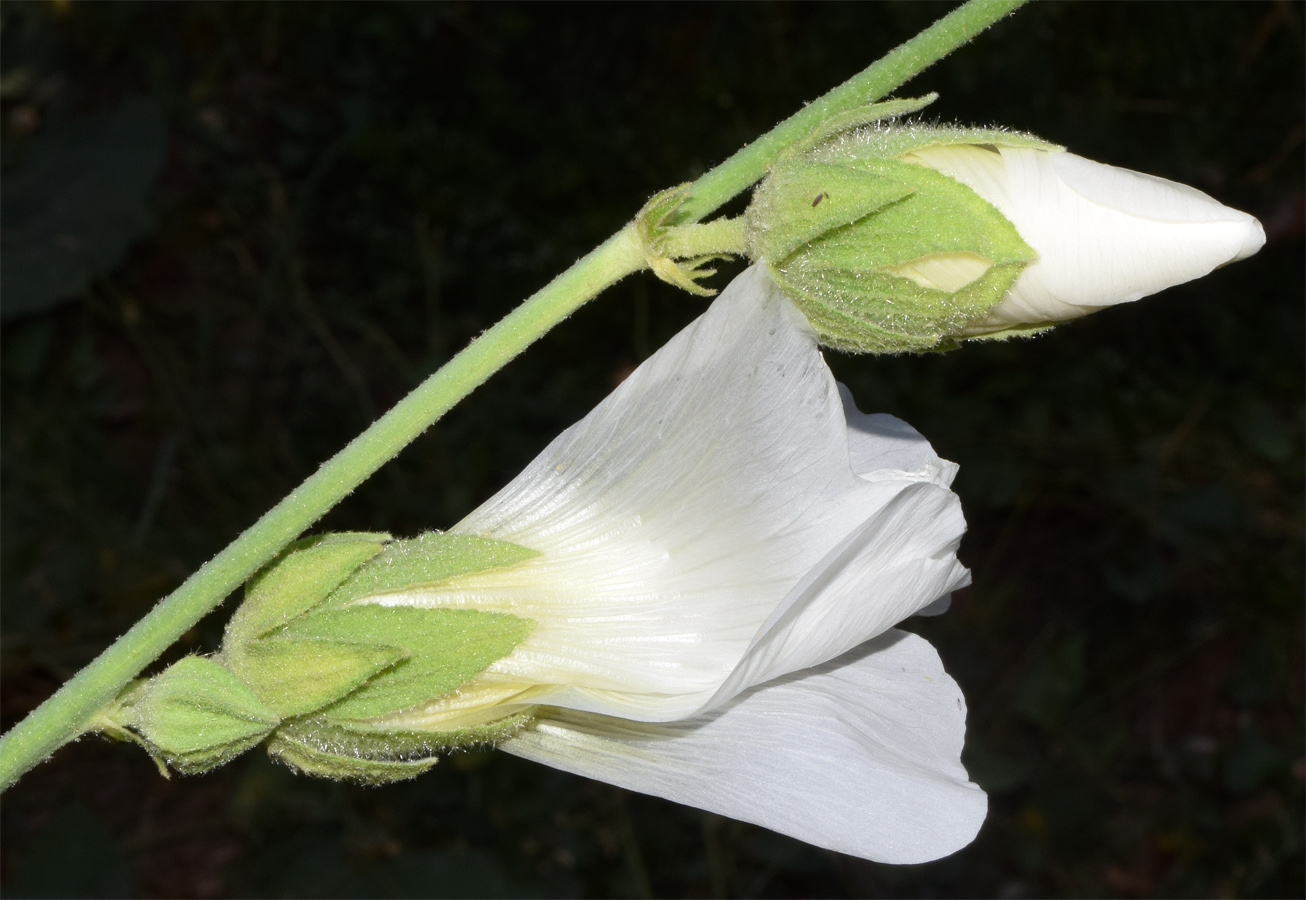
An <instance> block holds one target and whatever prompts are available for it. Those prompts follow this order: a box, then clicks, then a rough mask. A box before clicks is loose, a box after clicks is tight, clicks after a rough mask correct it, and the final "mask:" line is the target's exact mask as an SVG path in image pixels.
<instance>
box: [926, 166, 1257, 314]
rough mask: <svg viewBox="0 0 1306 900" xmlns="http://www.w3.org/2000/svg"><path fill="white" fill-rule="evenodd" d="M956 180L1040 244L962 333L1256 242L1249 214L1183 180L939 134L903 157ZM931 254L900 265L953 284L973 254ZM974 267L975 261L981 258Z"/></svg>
mask: <svg viewBox="0 0 1306 900" xmlns="http://www.w3.org/2000/svg"><path fill="white" fill-rule="evenodd" d="M903 158H904V159H905V160H907V161H910V162H916V163H920V164H922V165H926V166H929V167H930V168H932V169H935V170H937V171H939V172H942V173H943V174H945V175H949V176H951V177H952V178H955V179H957V180H958V181H960V182H962V183H963V184H965V185H967V186H968V187H970V188H971V189H972V190H974V191H975V192H976V193H977V194H979V195H980V196H981V197H983V198H984V199H985V200H987V201H988V202H989V203H990V204H992V205H993V206H994V207H996V208H997V210H998V211H999V212H1000V213H1002V214H1003V215H1004V216H1006V217H1007V219H1009V220H1010V221H1011V223H1012V224H1013V225H1015V226H1016V230H1017V231H1018V232H1019V233H1020V236H1021V237H1022V238H1024V240H1025V242H1026V243H1028V244H1029V246H1030V247H1031V248H1033V250H1034V251H1035V252H1036V253H1037V254H1038V260H1037V261H1035V262H1034V263H1032V264H1030V265H1029V266H1028V267H1027V268H1026V269H1025V270H1024V271H1023V272H1022V273H1021V275H1020V277H1019V278H1018V279H1017V281H1016V283H1015V285H1014V286H1013V287H1012V288H1011V289H1010V290H1009V291H1008V292H1007V294H1006V295H1005V296H1004V297H1003V299H1002V300H1001V301H999V302H998V305H997V306H995V307H994V308H993V309H992V310H990V311H989V313H988V315H987V316H986V317H984V318H983V319H980V320H979V321H977V322H972V323H971V324H970V325H969V326H968V327H967V328H966V330H965V332H964V333H965V334H969V335H978V334H984V333H986V332H990V331H1000V330H1003V329H1005V328H1010V327H1012V326H1020V325H1040V324H1045V323H1052V322H1058V321H1061V320H1064V319H1073V318H1077V317H1079V316H1084V315H1088V314H1089V313H1091V312H1095V311H1097V310H1099V309H1102V308H1104V307H1107V306H1114V305H1115V304H1117V303H1128V302H1131V301H1133V300H1137V299H1139V298H1140V297H1146V296H1147V295H1148V294H1154V293H1156V292H1157V291H1160V290H1164V289H1165V288H1167V287H1171V286H1172V285H1176V284H1183V283H1184V282H1186V281H1192V280H1193V279H1195V278H1200V277H1202V276H1203V275H1205V274H1207V273H1208V272H1210V271H1211V270H1212V269H1215V268H1216V267H1218V266H1222V265H1226V264H1227V263H1231V262H1236V261H1237V260H1240V259H1246V258H1247V257H1249V256H1251V255H1252V254H1254V253H1255V252H1256V251H1258V250H1260V249H1261V247H1262V246H1263V245H1264V244H1265V232H1264V230H1262V228H1261V224H1260V222H1258V221H1256V219H1254V218H1253V217H1252V216H1249V215H1247V214H1246V213H1243V212H1239V211H1238V210H1236V209H1230V208H1229V207H1227V206H1223V205H1221V204H1220V203H1219V202H1217V201H1216V200H1214V199H1212V198H1211V197H1208V196H1207V195H1206V194H1203V193H1202V192H1201V191H1198V190H1195V189H1194V188H1190V187H1188V186H1186V185H1182V184H1177V183H1175V182H1173V181H1167V180H1166V179H1164V178H1156V177H1153V176H1151V175H1144V174H1142V173H1139V172H1133V171H1130V170H1128V169H1119V168H1116V167H1115V166H1108V165H1104V164H1102V163H1096V162H1092V161H1091V160H1087V159H1084V158H1083V157H1080V156H1075V155H1074V154H1073V153H1067V152H1065V151H1064V150H1042V149H1035V148H1029V147H995V146H992V145H982V146H977V145H972V144H938V145H934V146H929V147H923V148H919V149H916V150H913V151H912V152H911V153H909V154H907V155H906V156H904V157H903ZM968 262H969V261H967V260H964V259H963V260H953V261H949V260H938V261H929V262H926V263H925V264H923V265H920V266H917V267H916V268H915V270H914V271H912V272H903V273H902V274H908V275H910V276H911V277H913V278H915V279H916V280H918V281H922V282H923V283H926V284H928V285H930V286H937V287H942V288H944V289H945V290H956V289H957V287H960V286H961V285H963V284H966V283H968V282H969V281H971V280H973V279H974V278H975V277H976V275H978V274H979V272H978V271H972V269H973V268H974V267H975V266H976V265H980V266H982V261H978V260H977V261H974V262H973V263H971V264H970V266H969V268H968V265H967V263H968ZM981 271H982V268H981Z"/></svg>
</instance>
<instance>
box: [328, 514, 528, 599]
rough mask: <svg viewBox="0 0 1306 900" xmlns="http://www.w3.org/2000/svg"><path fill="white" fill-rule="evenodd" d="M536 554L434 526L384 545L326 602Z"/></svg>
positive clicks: (411, 585) (390, 590)
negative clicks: (423, 531) (437, 528)
mask: <svg viewBox="0 0 1306 900" xmlns="http://www.w3.org/2000/svg"><path fill="white" fill-rule="evenodd" d="M539 555H540V554H539V552H538V551H535V550H531V549H528V548H526V547H522V546H521V545H519V544H513V543H511V542H509V541H500V540H496V539H494V538H487V537H481V536H480V535H476V534H445V533H443V532H439V531H432V532H428V533H426V534H423V535H419V536H418V537H415V538H411V539H409V540H402V541H392V542H390V543H389V544H386V546H385V547H384V549H382V551H381V552H380V553H378V554H377V555H376V556H375V557H374V558H373V559H372V560H371V561H369V562H368V563H367V564H366V565H364V566H362V567H360V568H359V569H358V571H356V572H354V573H353V575H352V576H351V577H350V578H349V579H348V580H347V581H345V582H344V584H341V585H340V587H339V588H337V589H336V590H335V591H334V592H332V594H331V596H330V598H329V600H328V603H327V606H330V607H341V606H345V605H347V604H349V603H352V602H353V601H354V600H357V599H359V598H361V597H372V596H376V595H377V594H388V593H394V592H396V591H405V590H410V589H414V588H421V587H427V586H430V585H433V584H438V583H439V582H441V581H447V580H448V579H450V578H456V577H457V576H459V575H468V574H471V573H473V572H481V571H484V570H486V569H497V568H501V567H503V566H511V565H515V564H517V563H519V562H524V561H525V560H528V559H531V558H532V557H536V556H539Z"/></svg>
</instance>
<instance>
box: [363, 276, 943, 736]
mask: <svg viewBox="0 0 1306 900" xmlns="http://www.w3.org/2000/svg"><path fill="white" fill-rule="evenodd" d="M889 431H890V432H891V433H890V434H889V436H888V437H886V438H884V439H882V440H881V441H880V443H881V444H882V445H883V446H882V447H878V449H877V446H878V445H877V444H876V442H875V440H874V439H871V438H869V437H867V438H866V439H865V441H863V437H858V438H857V439H856V443H857V446H858V448H859V450H858V452H859V456H865V457H867V458H870V457H871V456H874V455H875V454H877V453H879V454H881V455H886V456H889V457H892V456H894V454H895V453H897V454H899V456H901V455H902V453H901V452H900V451H903V450H904V448H906V447H908V446H910V447H911V448H912V452H911V453H909V454H907V455H909V456H911V461H910V464H911V465H912V466H913V467H914V469H915V470H916V471H914V472H911V473H909V472H905V471H898V470H896V469H895V470H894V471H893V472H890V473H888V474H886V475H885V476H884V477H880V475H878V474H874V475H873V477H874V478H875V480H868V479H865V478H858V477H857V475H856V474H854V472H853V469H852V467H851V464H850V462H849V433H848V430H847V427H846V424H845V420H844V413H843V408H842V404H841V402H840V399H839V395H838V392H837V390H836V388H835V384H834V380H833V378H832V377H831V376H830V373H829V370H828V369H827V368H826V366H825V363H824V361H823V360H822V358H821V355H820V353H819V351H818V350H817V347H816V341H815V337H814V336H813V334H812V332H811V329H810V327H809V326H808V325H807V323H806V321H805V320H804V319H803V318H802V316H801V314H800V313H798V311H797V310H796V309H794V308H793V306H792V305H791V304H790V303H789V301H788V300H786V299H785V298H784V297H783V295H782V294H781V293H780V292H779V290H778V289H777V288H776V287H775V286H774V284H773V282H772V281H771V280H770V276H769V275H768V274H767V273H766V270H765V268H764V267H754V268H752V269H750V270H748V271H746V272H745V273H744V274H743V275H741V276H740V277H739V278H737V279H736V280H735V281H734V282H733V283H732V284H731V285H730V287H728V288H727V289H726V291H725V292H724V293H723V294H722V296H721V297H720V298H719V299H718V300H717V301H716V302H715V303H713V304H712V307H711V308H710V309H709V311H708V312H707V313H706V314H704V315H703V316H702V317H701V318H699V319H698V320H697V321H696V322H695V323H694V324H692V325H691V326H690V327H689V328H687V329H686V330H685V331H683V332H681V334H679V335H678V336H677V337H676V338H674V339H673V340H672V341H671V342H669V343H668V344H667V345H666V346H665V347H664V348H662V349H661V350H659V351H658V352H657V353H656V354H655V355H654V356H653V357H652V358H651V359H649V360H648V361H647V362H646V363H645V364H644V365H642V366H640V368H639V369H638V370H636V371H635V372H634V373H633V374H632V375H631V376H630V377H629V378H627V379H626V381H625V382H624V383H623V384H622V385H621V386H620V387H619V388H617V390H616V391H615V392H613V394H612V395H611V396H609V397H608V398H607V399H606V400H604V401H603V403H601V404H600V405H599V406H598V407H597V408H595V410H594V411H593V412H592V413H590V415H588V416H586V417H585V419H584V420H582V421H581V422H580V423H578V424H577V425H575V426H573V427H572V428H571V429H569V430H568V431H566V432H565V433H563V434H562V435H561V436H560V437H558V439H557V440H555V441H554V442H553V443H552V444H550V445H549V447H548V448H547V449H546V450H545V451H544V452H543V453H542V454H541V455H540V456H539V457H538V458H537V459H536V460H535V461H534V462H532V463H531V464H530V465H529V466H528V467H527V468H526V470H525V471H524V472H522V474H521V475H520V476H518V478H516V479H515V480H514V481H513V482H512V483H511V484H509V485H508V486H507V487H505V488H504V489H503V490H502V491H500V492H499V493H498V494H497V495H496V496H495V497H493V498H492V499H491V500H490V501H488V502H487V503H486V504H485V505H484V506H482V507H481V508H480V509H478V510H477V511H476V512H474V513H473V514H472V515H470V516H469V517H468V518H467V519H466V520H464V521H463V522H461V523H460V524H459V525H458V526H457V528H456V529H455V530H456V531H462V532H474V533H478V534H483V535H488V536H492V537H496V538H501V539H504V540H509V541H514V542H516V543H519V544H522V545H524V546H527V547H530V548H532V549H535V550H538V551H540V553H541V555H540V556H538V557H536V558H534V559H532V560H529V561H527V562H525V563H522V564H519V565H517V566H514V567H511V568H508V569H498V570H492V571H490V572H485V573H480V574H476V575H471V576H465V577H462V578H459V579H456V580H454V581H451V582H446V583H443V584H441V585H439V586H437V587H436V588H430V589H426V590H417V591H412V592H408V593H403V594H391V595H384V596H382V597H378V598H374V602H383V603H387V604H404V605H422V606H444V607H456V606H466V607H472V608H477V609H491V610H502V611H506V612H511V613H514V614H517V615H522V616H526V617H529V618H531V619H534V620H535V621H536V623H537V626H536V629H535V631H534V632H533V633H532V634H531V635H530V637H528V638H527V639H526V640H525V641H523V642H522V643H521V644H520V645H518V647H517V648H516V649H515V650H514V652H513V653H512V654H510V655H509V656H508V657H505V658H503V659H501V660H499V661H497V662H496V663H494V664H493V665H492V666H491V667H490V669H489V670H488V671H487V673H486V675H485V676H484V678H485V679H488V680H490V681H494V680H495V679H498V682H496V684H495V689H496V690H498V689H500V688H502V687H503V686H504V685H527V686H529V685H540V686H542V687H540V688H538V689H534V690H532V691H531V693H530V699H531V700H532V701H533V702H545V703H549V704H552V705H558V706H568V707H572V708H576V709H588V710H591V711H596V712H604V713H609V714H613V715H622V716H627V717H631V718H640V719H646V720H659V719H674V718H679V717H682V716H685V715H688V714H690V713H692V712H693V711H695V710H696V709H697V708H698V707H700V706H701V705H702V704H703V703H705V702H706V701H707V700H708V699H709V698H710V697H711V696H712V695H713V694H714V692H715V691H716V689H717V688H718V687H719V686H720V685H721V684H722V682H723V681H724V680H725V679H726V677H727V676H728V675H729V674H730V672H731V670H732V669H734V667H735V666H736V664H737V663H738V662H739V660H740V659H741V657H742V656H743V654H744V652H745V650H746V649H747V647H748V646H749V644H750V642H751V641H753V639H754V638H755V637H757V635H758V629H759V627H760V626H761V625H762V624H763V623H764V622H765V621H766V620H767V618H768V616H770V615H771V614H772V612H773V611H774V610H775V609H776V607H777V606H778V605H779V604H780V603H781V602H782V601H783V600H784V599H785V598H786V596H787V595H789V593H790V591H791V589H792V588H793V587H794V586H795V584H796V583H797V582H798V581H799V579H801V578H803V577H804V576H805V575H807V574H808V573H809V571H810V570H811V569H812V568H813V567H814V566H817V565H818V564H819V563H821V562H822V560H823V559H825V557H826V556H827V554H829V552H830V551H831V550H832V548H834V547H836V546H837V545H839V544H840V542H841V541H842V540H844V538H845V537H847V536H848V535H849V534H850V533H852V532H853V531H854V530H855V529H858V528H859V527H860V526H862V525H863V524H864V523H865V522H866V521H868V520H869V519H871V518H873V517H874V516H875V515H876V513H877V512H878V511H879V510H881V509H882V508H884V507H885V506H886V504H888V503H889V502H890V501H891V500H893V498H894V497H895V496H896V495H897V494H898V493H899V492H900V491H902V490H904V489H905V488H908V487H910V486H912V485H913V484H914V483H917V482H919V481H921V479H922V478H925V477H927V476H926V475H925V474H924V473H926V472H927V471H928V470H929V466H930V465H931V463H930V462H929V460H928V459H927V458H926V455H925V453H924V451H923V450H922V448H921V446H920V444H919V443H918V442H915V441H914V439H911V438H910V437H908V436H906V435H904V434H903V433H902V432H900V431H896V432H895V431H893V430H892V429H889ZM925 447H926V448H927V447H928V445H925ZM904 458H905V457H904ZM904 464H905V463H904ZM895 465H898V463H897V462H895ZM933 465H935V466H936V468H938V469H939V471H943V470H944V468H945V467H946V464H944V463H942V461H937V460H936V461H935V463H934V464H933ZM939 490H941V489H939ZM939 593H942V591H939ZM934 596H937V594H935V595H934ZM934 596H931V597H929V598H926V599H925V600H924V601H923V603H927V602H929V600H932V599H934ZM923 603H922V605H923ZM523 699H525V698H523Z"/></svg>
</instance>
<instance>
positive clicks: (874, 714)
mask: <svg viewBox="0 0 1306 900" xmlns="http://www.w3.org/2000/svg"><path fill="white" fill-rule="evenodd" d="M965 722H966V709H965V702H964V701H963V699H962V696H961V692H960V691H959V690H958V689H957V686H956V684H955V683H954V682H953V680H952V679H951V678H949V677H948V675H947V674H946V673H945V672H944V671H943V667H942V665H941V664H940V662H939V657H938V654H936V653H935V652H934V648H933V647H931V646H930V645H929V644H928V643H926V642H925V641H924V640H922V639H921V638H919V637H916V636H915V635H911V634H907V633H905V632H900V631H893V632H889V633H888V634H885V635H882V636H881V637H880V638H878V639H877V640H876V641H874V642H873V643H871V644H868V645H866V646H865V647H863V648H861V649H859V650H858V651H857V652H856V653H855V654H850V655H849V656H847V657H844V658H842V659H840V660H838V661H837V662H836V663H833V664H829V665H826V666H824V667H822V668H821V669H819V670H812V671H809V672H806V673H801V674H800V675H795V676H791V677H790V678H788V679H785V680H783V681H780V682H774V683H771V684H768V685H765V686H763V687H760V688H756V689H754V690H753V691H751V692H749V693H747V694H744V695H742V696H740V697H739V698H737V699H736V700H735V701H734V702H733V703H732V704H730V705H728V706H726V707H724V708H722V709H719V710H716V711H715V712H712V713H709V714H706V715H703V716H700V717H697V718H695V719H691V720H687V721H682V722H677V723H674V724H670V725H651V724H641V723H633V722H627V721H622V720H619V719H611V718H607V717H605V716H598V715H593V714H587V713H577V712H570V711H564V710H557V711H552V710H549V711H546V712H545V716H544V717H543V718H541V719H540V720H539V721H537V722H536V723H535V724H534V725H532V726H530V727H528V728H527V730H526V731H524V732H522V733H521V734H520V735H518V736H517V737H514V738H511V739H510V740H508V741H507V742H505V743H503V744H501V745H500V747H501V748H502V749H504V750H507V751H508V752H509V753H513V754H516V755H518V756H523V757H526V758H528V759H533V760H536V761H538V762H542V763H546V764H547V765H551V766H555V767H557V768H559V769H563V770H565V771H568V772H574V773H576V774H580V775H585V776H588V777H590V778H596V779H599V780H601V781H606V782H608V783H610V784H615V785H618V786H620V787H623V788H628V789H630V790H635V791H640V792H643V793H646V794H653V795H655V796H659V797H665V798H667V799H669V800H674V801H676V802H678V803H685V804H688V805H690V806H696V807H699V808H701V809H706V810H710V811H712V812H715V813H720V814H722V815H726V816H730V817H732V818H736V819H742V820H744V821H747V822H753V823H755V824H758V825H762V826H765V827H767V828H770V829H773V830H775V831H779V832H782V833H784V834H788V835H791V836H793V837H796V838H798V839H800V840H803V841H807V842H808V843H811V844H816V845H817V846H820V847H827V848H829V849H831V850H837V851H839V852H841V853H849V854H852V855H855V856H861V857H865V858H867V859H874V860H878V861H880V862H889V863H919V862H925V861H928V860H931V859H937V858H939V857H941V856H946V855H947V854H949V853H952V852H954V851H956V850H958V849H960V848H961V847H964V846H965V845H966V844H968V843H970V841H971V840H972V839H973V838H974V836H975V834H976V832H978V830H979V827H980V825H981V824H983V821H984V816H985V814H986V811H987V799H986V798H985V796H984V793H983V791H981V790H980V789H979V788H978V787H977V786H976V785H974V784H972V783H970V781H969V780H968V778H967V776H966V772H965V769H964V768H963V767H962V765H961V762H960V754H961V747H962V740H963V737H964V734H965Z"/></svg>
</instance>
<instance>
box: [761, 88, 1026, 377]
mask: <svg viewBox="0 0 1306 900" xmlns="http://www.w3.org/2000/svg"><path fill="white" fill-rule="evenodd" d="M935 96H936V95H933V94H931V95H929V96H926V97H921V98H915V99H907V100H895V101H888V102H885V103H877V104H872V105H870V106H866V107H861V108H859V109H855V110H852V111H850V112H849V113H846V114H844V115H842V116H840V117H836V118H834V119H832V120H830V121H829V122H827V123H826V124H824V125H823V126H821V127H820V128H819V129H817V130H816V131H814V132H813V133H812V134H810V135H808V137H807V138H805V139H804V140H802V141H800V142H799V143H797V144H795V145H794V146H793V147H791V148H790V149H789V150H788V151H786V152H785V153H784V154H782V155H781V157H780V158H779V159H777V160H776V162H775V163H774V164H773V165H772V166H771V169H770V172H769V174H768V175H767V177H766V179H765V180H764V181H763V182H762V183H761V184H760V185H759V186H758V188H757V190H756V191H755V192H754V195H753V201H752V203H751V205H750V206H749V208H748V211H747V213H746V214H745V219H746V223H747V225H746V231H747V241H748V249H749V255H750V256H751V257H752V258H753V259H754V260H755V261H760V262H763V263H765V264H766V265H767V267H768V269H769V270H770V272H771V275H772V277H773V278H774V279H775V281H776V283H777V284H778V285H779V286H780V288H781V289H782V290H783V291H784V292H785V294H786V295H787V296H788V297H789V298H790V299H791V300H792V301H793V302H794V303H795V305H797V306H798V307H799V309H801V310H802V311H803V313H804V314H805V315H806V316H807V319H808V321H809V322H810V323H811V324H812V326H813V327H814V328H815V329H816V331H817V333H818V335H819V336H820V339H821V342H822V343H823V344H824V345H826V346H828V347H833V348H835V349H839V350H846V351H850V352H856V353H901V352H919V351H923V350H931V349H947V348H949V347H951V346H954V341H955V339H956V338H957V337H958V336H960V335H961V334H962V333H963V330H964V329H965V326H966V325H967V324H968V323H970V322H972V321H974V320H976V319H979V318H982V317H983V316H984V315H985V314H986V313H987V312H988V311H989V310H990V309H991V308H992V307H994V306H995V305H997V303H998V302H999V301H1000V300H1001V299H1002V297H1003V296H1004V295H1005V293H1006V292H1007V290H1008V289H1009V288H1010V287H1011V285H1012V284H1013V283H1014V282H1015V280H1016V279H1017V278H1018V277H1019V275H1020V273H1021V272H1022V271H1023V270H1024V268H1025V267H1026V266H1027V265H1029V264H1030V263H1031V262H1033V261H1034V260H1035V259H1036V258H1037V256H1036V254H1035V252H1034V251H1033V250H1032V249H1031V248H1030V246H1029V245H1028V244H1027V243H1026V242H1025V241H1024V240H1023V239H1022V237H1021V235H1020V234H1019V233H1018V232H1017V231H1016V228H1015V226H1013V225H1012V224H1011V222H1009V221H1008V220H1007V219H1006V218H1005V217H1004V216H1003V215H1002V214H1001V213H1000V212H999V211H998V210H997V209H996V208H994V207H993V206H992V205H991V204H990V203H988V202H987V201H986V200H984V199H983V198H981V197H980V196H979V194H977V193H976V192H975V191H974V190H972V189H971V188H969V187H967V186H966V185H964V184H962V183H961V182H959V181H957V180H955V179H953V178H950V177H948V176H946V175H943V174H941V173H938V172H936V171H934V170H932V169H930V168H928V167H926V166H924V165H921V164H919V163H918V162H916V161H914V160H912V159H911V158H910V154H911V153H912V152H913V151H914V150H917V149H920V148H923V147H929V146H934V145H937V144H949V143H964V144H976V143H979V144H993V143H998V144H1003V145H1014V146H1038V147H1040V148H1047V147H1049V146H1050V145H1047V144H1045V143H1043V142H1042V141H1039V140H1037V139H1036V138H1031V137H1027V136H1024V135H1019V134H1014V133H1011V132H1006V131H994V130H987V129H964V128H946V127H938V126H930V125H924V124H921V123H917V122H900V121H897V120H899V119H900V118H901V117H902V116H904V115H907V114H909V113H913V112H916V111H918V110H920V109H922V108H923V107H924V106H926V105H927V104H928V103H930V102H931V101H932V100H933V99H934V98H935Z"/></svg>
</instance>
